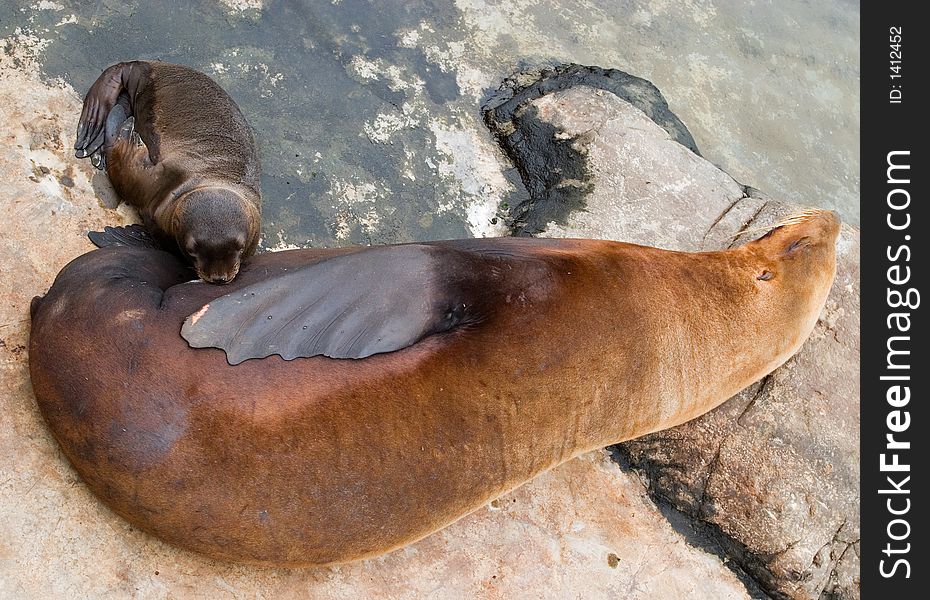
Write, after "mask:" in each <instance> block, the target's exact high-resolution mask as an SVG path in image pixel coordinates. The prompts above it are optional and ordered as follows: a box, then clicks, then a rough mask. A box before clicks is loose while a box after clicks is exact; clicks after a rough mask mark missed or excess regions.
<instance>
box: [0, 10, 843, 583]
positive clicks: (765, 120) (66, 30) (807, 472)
mask: <svg viewBox="0 0 930 600" xmlns="http://www.w3.org/2000/svg"><path fill="white" fill-rule="evenodd" d="M191 6H192V8H190V9H189V10H190V11H191V12H189V13H184V12H183V10H186V9H183V8H179V9H178V10H177V11H175V12H173V13H171V14H170V15H165V14H161V13H156V12H155V11H156V10H157V9H156V8H152V7H150V6H149V4H148V3H128V4H124V3H101V4H98V5H95V7H94V8H87V7H86V6H84V5H78V4H76V3H75V5H74V6H72V5H71V4H70V3H68V2H61V3H58V2H38V3H35V4H33V5H29V6H26V5H23V6H11V5H5V6H3V7H0V37H2V42H0V136H2V139H3V147H4V150H5V151H4V152H3V153H2V154H0V173H2V177H3V181H4V184H5V185H4V187H3V189H2V190H0V293H2V294H3V302H2V303H0V403H2V406H0V452H2V453H3V455H5V456H8V457H12V458H11V460H8V461H6V462H4V463H2V464H0V597H4V598H6V597H11V598H39V597H71V596H75V597H81V596H83V597H103V598H106V597H113V598H121V597H126V596H140V597H146V598H173V597H184V598H197V597H204V598H207V597H209V598H213V597H217V596H222V595H228V596H232V597H241V596H244V597H269V598H278V597H304V596H307V595H310V596H312V597H323V598H327V597H358V596H361V597H367V596H374V595H379V596H386V597H399V598H421V597H437V598H454V597H462V598H465V597H469V598H470V597H492V598H494V597H500V598H507V597H515V596H521V595H525V594H527V593H531V594H532V595H533V596H535V597H548V598H564V597H576V596H577V597H623V598H655V597H675V598H677V597H696V598H745V597H766V596H771V597H792V598H814V597H820V596H825V597H842V598H847V597H849V598H853V597H858V584H857V578H858V520H859V516H858V418H859V417H858V402H859V390H858V387H857V385H858V384H857V377H856V376H855V374H856V373H858V343H859V338H858V329H857V323H858V231H857V230H856V229H854V228H852V227H845V228H844V231H843V234H842V237H841V240H840V245H839V256H840V267H839V272H838V277H837V283H836V285H835V286H834V290H833V293H832V294H831V297H830V299H829V301H828V305H827V307H826V309H825V311H824V314H823V315H822V317H821V320H820V322H819V323H818V326H817V329H816V330H815V332H814V335H813V336H812V338H811V340H809V341H808V343H807V344H806V345H805V347H804V348H803V349H802V351H801V353H800V354H799V355H798V356H797V357H795V358H794V359H792V360H791V361H790V362H789V363H788V364H787V365H786V366H785V367H783V368H782V369H780V370H778V371H777V372H776V373H774V374H773V375H771V376H770V377H768V378H766V379H765V380H764V381H763V382H760V383H759V384H757V385H756V386H753V387H752V388H750V389H749V390H746V391H745V392H743V393H742V394H740V395H738V396H737V397H735V398H734V399H732V400H731V401H729V402H727V403H726V404H724V405H723V406H722V407H720V409H718V410H716V411H713V412H711V413H710V414H708V415H707V416H705V417H703V418H701V419H698V420H696V421H694V422H692V423H689V424H686V425H684V426H682V427H679V428H676V429H673V430H670V431H666V432H660V433H658V434H655V435H653V436H649V437H647V438H643V439H641V440H638V441H635V442H632V443H628V444H625V445H623V446H622V447H617V448H614V449H612V450H611V451H610V452H597V453H592V454H590V455H587V456H585V457H583V458H581V459H578V460H575V461H572V462H570V463H568V464H566V465H563V466H562V467H560V468H558V469H555V470H553V471H551V472H549V473H546V474H544V475H543V476H541V477H539V478H537V479H536V480H534V481H533V482H531V483H529V484H528V485H526V486H524V487H523V488H521V489H519V490H517V491H515V492H513V493H511V494H508V495H506V496H504V497H502V498H500V499H498V500H497V501H495V502H493V503H491V505H489V506H487V507H486V508H484V509H482V510H480V511H478V512H476V513H474V514H472V515H470V516H468V517H466V518H465V519H462V520H461V521H459V522H458V523H456V524H454V525H453V526H451V527H449V528H447V529H445V530H443V531H442V532H440V533H438V534H436V535H433V536H431V537H429V538H427V539H425V540H423V541H421V542H419V543H417V544H415V545H413V546H411V547H409V548H407V549H404V550H400V551H398V552H395V553H392V554H390V555H388V556H386V557H383V558H381V559H377V560H372V561H366V562H364V563H359V564H353V565H347V566H342V567H336V568H329V569H309V570H278V569H264V568H261V569H260V568H253V567H243V566H234V565H227V564H221V563H216V562H213V561H209V560H206V559H203V558H201V557H198V556H195V555H192V554H189V553H186V552H181V551H178V550H175V549H173V548H170V547H168V546H166V545H164V544H161V543H160V542H158V541H157V540H154V539H152V538H151V537H149V536H146V535H144V534H141V533H140V532H137V531H133V530H132V528H130V527H129V526H128V525H127V524H125V523H124V522H122V521H121V520H120V519H119V518H117V517H116V516H114V515H113V514H111V513H110V512H109V511H107V510H106V509H105V508H103V507H102V506H101V505H100V504H99V503H97V502H96V501H95V500H94V498H93V497H91V496H90V494H89V493H88V492H87V490H86V489H84V487H83V486H82V484H81V483H80V481H79V480H78V479H77V477H76V475H75V474H74V472H73V471H72V470H71V469H70V467H69V466H68V465H67V464H66V463H65V462H64V460H63V459H62V457H61V456H60V454H59V453H58V451H57V448H56V447H55V444H54V441H53V440H52V439H51V437H50V436H49V435H48V433H47V432H46V430H45V428H44V426H43V423H42V422H41V417H40V416H39V415H38V412H37V410H36V408H35V403H34V399H33V398H32V393H31V389H30V386H29V382H28V373H27V360H28V357H27V355H26V351H25V347H26V342H27V339H28V325H29V324H28V303H29V300H30V299H31V298H32V296H33V295H35V294H39V293H42V292H44V291H45V289H47V287H48V285H49V284H50V283H51V280H52V279H53V278H54V275H55V273H57V271H58V270H59V269H60V268H61V267H62V266H63V265H64V264H66V263H67V262H68V261H69V260H70V259H71V258H73V257H75V256H77V255H78V254H80V253H82V252H85V251H87V250H89V249H90V245H89V242H87V240H86V238H85V237H84V234H85V232H86V231H87V230H88V229H93V228H99V227H101V226H103V225H105V224H109V225H114V224H123V223H126V222H130V221H132V220H134V218H135V217H134V215H133V214H132V212H131V211H130V210H127V209H126V208H125V207H124V206H119V207H117V204H116V202H115V199H114V198H113V196H112V193H111V192H110V191H109V189H108V187H107V184H106V179H105V177H102V176H101V175H100V174H95V173H94V172H93V169H92V168H91V167H90V165H89V164H88V163H87V162H86V161H77V160H76V159H74V158H72V155H71V152H70V146H71V142H72V139H71V138H72V132H73V131H74V126H75V123H76V120H77V115H78V112H79V107H80V99H79V94H78V92H77V91H75V90H80V91H83V90H84V89H86V87H87V86H88V85H89V83H90V82H91V81H92V79H93V78H94V77H95V76H96V74H97V72H98V71H99V68H100V67H101V66H102V65H104V64H106V63H109V62H113V61H115V60H117V59H121V58H125V57H126V56H144V57H158V58H164V59H168V60H177V61H180V62H186V63H188V64H192V65H194V66H197V67H199V68H201V69H203V70H205V71H207V72H208V73H210V74H211V75H213V76H214V77H216V78H217V79H218V80H219V81H220V82H221V83H222V84H223V85H224V86H225V87H227V88H228V89H230V90H231V92H233V95H234V96H235V97H236V99H237V100H238V101H240V103H241V104H242V106H243V109H244V112H245V113H246V114H247V115H248V116H249V118H250V120H252V122H253V124H254V125H255V126H256V128H257V130H258V138H259V140H260V142H261V144H262V153H263V157H264V167H265V177H264V179H263V185H264V186H265V195H266V199H267V207H268V211H267V218H266V223H265V229H264V243H263V245H264V247H265V248H269V249H270V248H284V247H290V246H294V245H305V244H324V245H331V244H347V243H359V242H361V243H369V242H370V243H381V242H394V241H405V240H410V239H428V238H439V237H461V236H470V235H491V234H501V233H507V232H508V231H511V230H514V231H517V232H531V233H535V234H538V235H557V236H558V235H561V236H584V237H603V238H610V239H621V240H627V241H633V242H639V243H647V244H652V245H659V246H664V247H669V248H678V249H683V250H699V249H713V248H721V247H726V246H727V245H730V244H734V243H739V242H740V239H739V238H738V236H736V234H738V233H739V231H741V230H742V229H744V228H747V227H749V228H752V227H755V226H762V225H765V224H767V223H771V222H773V221H774V220H776V219H777V218H778V217H779V216H781V215H783V214H784V213H785V212H786V211H789V210H791V207H790V206H789V205H786V204H783V203H781V202H778V201H776V200H773V199H771V198H769V197H768V196H766V195H764V194H762V193H761V192H759V191H758V190H756V189H755V188H752V187H748V186H746V185H744V184H747V183H748V184H752V185H757V186H758V187H760V188H764V189H766V190H767V191H769V192H770V193H772V194H773V196H777V197H779V198H784V199H789V200H794V201H796V202H799V203H807V204H818V205H827V206H837V207H839V208H840V209H841V210H842V211H843V212H844V213H845V215H846V217H847V218H848V219H849V220H851V221H853V222H855V220H856V219H857V218H858V210H857V209H856V208H855V206H856V200H857V197H856V195H857V193H858V190H857V187H858V179H857V178H858V144H857V141H856V139H857V126H858V103H857V101H856V98H857V97H858V96H857V89H856V88H857V77H858V74H857V70H856V67H855V51H854V48H855V45H853V46H852V47H853V49H852V50H851V49H850V48H849V47H847V46H850V45H852V44H853V42H854V41H856V37H855V36H856V35H857V33H855V31H854V29H855V28H854V26H853V25H851V24H854V23H855V20H856V19H857V17H858V15H857V14H856V13H857V11H858V8H857V7H856V6H848V7H846V6H845V5H830V6H829V8H826V7H821V8H811V7H810V6H807V7H806V8H804V7H798V8H797V10H796V12H795V14H796V15H797V14H800V11H803V10H806V11H813V14H809V15H807V18H804V19H799V18H797V17H789V16H786V15H788V14H792V13H791V12H790V11H787V10H786V12H785V14H781V13H778V11H777V9H774V8H772V7H767V6H753V7H752V8H747V7H744V6H742V5H741V4H740V5H737V4H734V5H732V6H730V5H727V3H722V2H721V3H709V2H689V3H684V4H683V5H682V6H681V7H678V8H676V7H673V6H672V5H668V4H667V3H664V2H658V1H653V2H643V3H633V4H632V5H631V6H626V7H625V8H624V9H623V14H622V15H616V14H613V13H612V12H611V11H610V10H608V9H607V8H606V7H607V6H608V3H606V2H605V3H603V4H601V3H598V2H561V3H559V4H558V6H557V7H553V6H551V5H549V4H548V3H543V2H530V1H526V2H524V1H520V2H512V3H508V4H506V5H498V4H493V3H484V2H471V1H467V2H459V3H457V6H456V7H455V9H454V10H453V9H452V8H451V7H448V8H447V9H444V10H447V11H448V14H447V13H446V12H443V10H429V9H427V8H426V7H424V6H420V5H419V4H416V3H405V6H406V8H404V9H403V10H400V9H393V8H383V9H379V10H378V11H373V10H371V6H369V5H367V4H365V3H362V2H353V1H350V0H343V1H342V2H333V3H332V4H326V5H321V6H319V7H316V8H314V9H312V10H311V9H308V10H306V11H304V12H300V13H294V12H293V9H291V8H289V7H288V5H286V4H285V3H275V2H264V3H263V2H261V1H260V0H257V1H251V0H250V1H246V2H237V1H227V2H222V3H209V2H205V3H195V4H193V5H191ZM747 6H748V5H747ZM773 12H775V13H777V14H779V15H781V16H780V17H779V18H778V19H768V20H765V19H764V18H763V17H767V16H771V13H773ZM595 22H596V23H597V24H598V25H597V26H594V25H589V23H595ZM763 22H765V23H766V24H765V25H761V23H763ZM686 25H687V27H690V30H689V31H694V30H695V29H697V30H699V31H703V32H707V31H712V32H714V33H713V38H712V39H711V41H707V40H706V38H700V36H694V38H693V39H692V38H690V37H688V36H678V38H677V39H676V35H675V34H676V32H677V33H680V32H681V31H682V30H683V28H685V26H686ZM850 28H852V30H853V33H850V36H852V37H849V38H848V39H847V37H845V36H844V35H842V34H843V33H844V32H846V31H848V30H850ZM795 29H796V31H795ZM820 29H823V30H829V31H830V32H831V34H830V35H828V36H824V37H823V38H822V39H821V40H820V41H818V43H817V45H816V46H811V47H810V48H808V47H806V46H805V47H801V46H799V45H798V44H799V42H798V41H797V39H803V38H805V36H808V35H811V34H812V32H816V31H819V30H820ZM271 30H274V31H275V32H276V34H275V35H269V32H270V31H271ZM789 30H790V32H791V34H790V35H789ZM167 35H170V36H171V43H170V44H166V43H165V37H166V36H167ZM811 37H813V36H812V35H811ZM646 39H648V40H652V41H650V43H648V44H647V43H644V42H643V40H646ZM540 40H545V43H541V42H540ZM632 40H638V42H637V43H633V42H632ZM621 42H622V43H621ZM653 42H654V43H653ZM295 48H298V49H301V50H300V51H299V52H295V51H294V49H295ZM837 57H840V58H837ZM843 57H845V58H843ZM563 61H566V62H571V61H575V62H584V63H599V64H602V65H603V66H605V67H606V66H622V67H624V68H625V70H627V71H630V72H633V73H635V74H636V75H640V76H644V77H646V78H648V79H650V80H651V81H653V82H654V83H659V88H661V89H662V91H663V92H664V93H665V98H663V97H662V96H661V95H659V94H658V92H657V90H656V89H655V88H654V87H653V86H652V85H651V84H649V82H647V81H643V80H640V79H637V78H633V77H630V76H627V75H626V74H624V73H616V72H611V71H589V70H577V69H574V70H573V68H572V67H566V68H562V69H556V70H554V71H549V72H546V73H543V72H541V71H540V70H539V69H535V68H533V66H535V65H538V64H541V63H545V62H549V63H557V62H563ZM521 63H525V64H524V65H523V66H526V67H528V68H525V69H522V70H523V71H524V74H523V75H521V76H519V77H515V78H512V79H510V80H509V81H507V82H506V83H505V85H504V88H503V89H502V90H499V91H498V90H497V89H496V88H497V87H498V85H500V83H501V82H502V81H504V80H505V79H506V78H507V76H509V75H510V74H511V73H512V72H514V71H517V70H518V68H519V67H521ZM786 71H790V72H791V73H792V75H791V77H785V73H786ZM773 74H774V75H773ZM666 100H667V101H668V102H667V103H666ZM759 106H764V107H766V109H767V110H765V111H760V109H759ZM480 107H485V108H486V109H487V110H486V111H484V112H483V111H482V110H481V108H480ZM647 115H648V117H647ZM676 115H677V117H676ZM649 117H652V119H655V121H653V120H652V119H650V118H649ZM679 117H680V118H681V119H680V120H679ZM486 124H487V125H489V126H490V128H488V127H487V126H486ZM685 125H687V127H686V126H685ZM688 128H690V131H689V129H688ZM515 134H519V135H515ZM686 146H691V147H692V148H696V149H698V150H699V151H700V152H701V153H702V154H703V156H704V157H706V158H707V159H709V161H708V160H705V159H703V158H701V157H700V156H698V155H697V154H695V153H694V152H692V151H691V150H689V149H688V148H687V147H686ZM540 156H547V157H551V161H550V162H549V163H545V164H548V165H549V166H554V167H556V168H555V169H545V168H536V167H534V166H533V164H534V160H535V161H537V162H538V159H539V157H540ZM712 163H715V164H720V165H723V166H725V167H726V168H727V170H728V171H729V172H730V173H732V174H733V175H735V176H736V179H734V178H733V177H731V176H730V175H728V174H727V173H726V172H724V171H722V170H720V169H718V168H717V167H715V166H714V164H712ZM538 166H539V165H537V167H538ZM554 173H555V174H556V175H555V176H554V175H553V174H554Z"/></svg>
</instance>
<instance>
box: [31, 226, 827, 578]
mask: <svg viewBox="0 0 930 600" xmlns="http://www.w3.org/2000/svg"><path fill="white" fill-rule="evenodd" d="M838 229H839V224H838V219H837V218H836V216H835V214H833V213H827V212H817V213H812V215H811V216H808V217H806V218H805V219H804V220H803V221H801V222H798V223H793V224H790V225H786V226H784V227H781V228H779V229H776V230H774V231H773V232H771V233H770V234H768V235H767V236H765V237H764V238H762V239H760V240H757V241H755V242H751V243H749V244H747V245H744V246H741V247H739V248H735V249H732V250H727V251H722V252H711V253H697V254H689V253H680V252H671V251H665V250H659V249H655V248H646V247H640V246H634V245H629V244H623V243H617V242H607V241H594V240H537V239H526V238H503V239H485V240H462V241H455V242H436V243H433V244H429V245H427V246H429V247H431V248H432V247H436V248H441V249H442V251H443V252H446V251H453V252H455V253H461V254H462V256H464V257H465V258H464V259H463V260H467V261H470V262H468V263H467V264H468V267H469V269H470V270H469V271H468V272H467V273H465V274H464V275H463V277H465V279H466V280H467V281H469V282H472V283H473V284H475V283H477V284H482V283H483V285H475V286H474V287H473V288H469V287H467V286H466V287H463V288H461V289H460V290H459V291H457V292H456V293H461V294H463V296H462V297H467V298H468V301H469V302H472V303H474V304H473V310H474V311H475V314H477V315H478V318H476V319H475V320H474V321H472V322H470V323H468V324H465V325H462V326H459V327H456V328H453V329H451V330H449V331H445V332H442V333H437V334H433V335H429V336H428V337H426V338H424V339H422V340H421V341H419V342H417V343H415V344H413V345H411V346H409V347H407V348H404V349H402V350H399V351H396V352H390V353H384V354H376V355H374V356H370V357H368V358H365V359H362V360H334V359H330V358H325V357H322V356H317V357H314V358H301V359H296V360H292V361H286V360H283V359H282V358H281V357H279V356H270V357H268V358H265V359H261V360H246V361H245V362H242V363H241V364H239V365H237V366H231V365H229V364H228V362H227V360H226V356H225V355H224V352H223V351H222V350H218V349H192V348H190V347H189V346H188V345H187V343H186V342H185V340H184V339H182V338H181V336H180V335H179V330H180V329H181V327H182V324H183V323H184V321H185V319H186V318H187V317H188V316H189V315H192V314H195V313H198V311H203V310H204V308H203V307H204V306H205V305H208V304H209V303H211V302H215V301H216V299H217V298H218V297H219V296H221V295H222V294H224V293H227V292H229V293H230V294H235V293H236V292H237V291H241V290H242V289H245V288H246V286H249V285H252V284H255V283H256V282H261V281H267V280H270V279H271V278H275V277H279V276H281V275H282V274H284V273H288V272H291V271H293V270H295V269H299V268H304V267H306V265H311V264H314V263H317V264H323V263H322V261H325V260H327V259H330V258H331V257H333V256H336V257H339V256H345V255H346V254H347V253H359V254H358V256H363V254H361V253H364V252H374V251H377V249H348V250H319V249H309V250H295V251H289V252H281V253H268V254H262V255H259V256H257V257H256V258H255V259H254V260H252V261H250V262H249V263H248V264H247V265H246V266H245V267H244V268H243V271H242V273H241V274H240V275H239V277H238V278H237V279H236V281H234V282H233V283H232V284H230V286H226V287H223V288H219V287H217V286H207V285H203V284H196V283H182V281H184V279H185V275H184V268H183V265H181V264H180V263H179V262H178V261H177V260H176V259H175V258H173V257H171V256H170V255H168V254H165V253H160V252H157V251H151V250H141V249H136V248H107V249H101V250H96V251H94V252H91V253H89V254H86V255H84V256H81V257H79V258H77V259H76V260H75V261H73V262H72V263H71V264H70V265H68V266H67V267H66V268H65V269H64V270H63V271H62V272H61V273H60V274H59V276H58V278H57V279H56V281H55V283H54V285H53V286H52V288H51V290H50V291H49V293H48V294H47V295H46V296H45V297H44V298H43V299H41V300H38V301H37V303H36V306H35V307H34V315H33V324H32V337H31V346H30V370H31V375H32V381H33V386H34V389H35V393H36V397H37V399H38V402H39V406H40V408H41V411H42V413H43V415H44V416H45V418H46V420H47V421H48V424H49V426H50V428H51V430H52V432H53V433H54V435H55V437H56V439H57V440H58V441H59V443H60V444H61V447H62V449H63V451H64V453H65V455H66V456H67V457H68V459H69V460H70V461H71V462H72V464H73V465H74V466H75V468H76V469H77V470H78V472H79V473H80V474H81V476H82V477H83V478H84V479H85V481H86V482H87V483H88V485H89V486H90V487H91V489H92V490H93V491H94V493H95V494H97V495H98V496H99V497H100V498H101V500H102V501H103V502H105V503H106V504H107V505H108V506H110V507H111V508H113V509H114V510H115V511H116V512H117V513H119V514H120V515H122V516H123V517H125V518H126V519H127V520H129V521H130V522H131V523H133V524H135V525H137V526H139V527H141V528H142V529H144V530H146V531H148V532H151V533H153V534H155V535H157V536H159V537H161V538H163V539H165V540H167V541H168V542H170V543H173V544H176V545H178V546H182V547H185V548H188V549H191V550H195V551H197V552H201V553H204V554H207V555H210V556H213V557H218V558H224V559H231V560H236V561H246V562H256V563H272V564H284V565H310V564H314V565H322V564H329V563H338V562H345V561H350V560H355V559H359V558H364V557H369V556H373V555H377V554H381V553H384V552H386V551H389V550H391V549H394V548H397V547H400V546H403V545H405V544H408V543H410V542H413V541H415V540H417V539H419V538H422V537H424V536H426V535H428V534H429V533H431V532H433V531H436V530H437V529H439V528H442V527H444V526H445V525H448V524H449V523H451V522H453V521H455V520H457V519H459V518H460V517H462V516H464V515H466V514H468V513H469V512H471V511H473V510H475V509H476V508H479V507H480V506H482V505H484V504H485V503H487V502H488V501H490V500H492V499H494V498H496V497H497V496H499V495H500V494H502V493H504V492H506V491H508V490H511V489H513V488H515V487H517V486H519V485H521V484H523V483H524V482H526V481H528V480H529V479H531V478H533V477H534V476H535V475H537V474H539V473H540V472H542V471H545V470H547V469H549V468H551V467H553V466H556V465H558V464H560V463H562V462H564V461H566V460H569V459H570V458H572V457H574V456H577V455H579V454H581V453H583V452H587V451H589V450H592V449H595V448H601V447H604V446H606V445H609V444H613V443H616V442H620V441H623V440H627V439H631V438H635V437H638V436H641V435H644V434H647V433H650V432H653V431H657V430H660V429H663V428H666V427H671V426H674V425H677V424H679V423H682V422H684V421H687V420H689V419H692V418H694V417H696V416H698V415H700V414H702V413H704V412H706V411H708V410H710V409H711V408H713V407H715V406H717V405H718V404H720V403H721V402H723V401H724V400H726V399H727V398H729V397H730V396H732V395H733V394H735V393H736V392H738V391H739V390H740V389H742V388H744V387H746V386H748V385H749V384H751V383H752V382H754V381H757V380H758V379H759V378H761V377H763V376H764V375H766V374H767V373H769V372H771V371H772V370H773V369H775V368H776V367H778V366H779V365H781V364H782V363H784V361H786V360H787V359H788V358H789V357H790V356H791V355H792V354H793V353H795V352H796V351H797V350H798V349H799V347H800V346H801V344H802V343H803V341H804V339H805V338H806V337H807V336H808V334H809V333H810V331H811V329H812V328H813V326H814V324H815V322H816V320H817V318H818V315H819V313H820V311H821V309H822V307H823V303H824V301H825V299H826V296H827V292H828V290H829V288H830V285H831V283H832V280H833V275H834V270H835V251H834V244H835V240H836V236H837V233H838ZM463 264H465V263H463ZM442 266H443V265H439V267H442ZM399 268H402V265H401V266H400V267H399ZM455 268H459V267H455ZM449 270H450V271H452V270H454V269H453V268H451V267H450V269H449ZM447 276H448V277H451V278H453V279H454V280H455V281H459V280H460V278H459V276H458V275H456V274H455V273H447ZM414 300H415V299H413V298H411V302H412V301H414ZM259 318H264V317H261V316H260V317H259Z"/></svg>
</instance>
